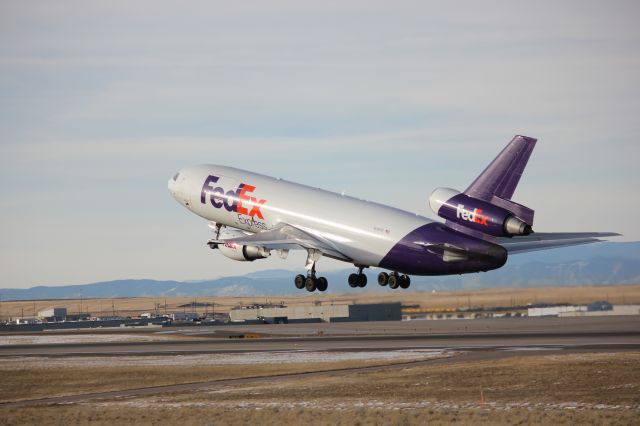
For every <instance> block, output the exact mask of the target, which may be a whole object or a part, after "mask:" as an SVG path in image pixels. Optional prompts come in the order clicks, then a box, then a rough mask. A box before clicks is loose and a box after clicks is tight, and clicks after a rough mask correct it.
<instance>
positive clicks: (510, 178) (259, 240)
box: [169, 136, 619, 292]
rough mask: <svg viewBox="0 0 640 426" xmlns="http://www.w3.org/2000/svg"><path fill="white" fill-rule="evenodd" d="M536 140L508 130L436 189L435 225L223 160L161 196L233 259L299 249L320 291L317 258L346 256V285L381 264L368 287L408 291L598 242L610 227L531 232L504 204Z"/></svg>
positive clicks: (186, 175) (179, 179) (516, 210)
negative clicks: (504, 140) (461, 179)
mask: <svg viewBox="0 0 640 426" xmlns="http://www.w3.org/2000/svg"><path fill="white" fill-rule="evenodd" d="M535 144H536V139H533V138H530V137H526V136H516V137H515V138H513V140H511V142H510V143H509V144H508V145H507V146H506V148H504V149H503V150H502V152H501V153H500V154H498V156H497V157H496V158H495V159H494V160H493V161H492V162H491V164H489V166H487V168H486V169H485V170H484V171H483V172H482V173H481V174H480V175H479V176H478V177H477V178H476V179H475V180H474V181H473V182H472V183H471V185H470V186H469V187H468V188H467V189H466V190H465V191H463V192H460V191H457V190H455V189H450V188H438V189H436V190H435V191H433V193H432V194H431V196H430V197H429V205H430V207H431V209H432V210H433V211H434V212H435V213H436V214H437V215H438V216H440V217H441V218H443V219H445V221H444V223H441V222H437V221H433V220H431V219H428V218H426V217H422V216H419V215H417V214H414V213H410V212H407V211H403V210H400V209H397V208H395V207H391V206H386V205H382V204H378V203H373V202H369V201H364V200H359V199H357V198H353V197H349V196H345V195H341V194H337V193H333V192H329V191H325V190H322V189H318V188H312V187H309V186H305V185H300V184H297V183H293V182H288V181H285V180H282V179H276V178H272V177H268V176H264V175H261V174H257V173H252V172H249V171H246V170H240V169H236V168H232V167H226V166H216V165H200V166H194V167H189V168H186V169H183V170H181V171H180V172H178V173H176V174H175V176H173V178H172V179H171V180H169V192H171V195H172V196H173V197H174V198H175V199H176V201H178V203H180V204H182V205H183V206H184V207H186V208H187V209H188V210H190V211H191V212H193V213H195V214H197V215H198V216H201V217H203V218H205V219H207V220H209V221H210V227H211V228H212V229H213V231H214V237H213V238H212V239H211V240H209V241H208V243H207V244H208V245H209V247H211V248H212V249H217V250H219V251H220V253H222V254H223V255H224V256H227V257H229V258H231V259H234V260H239V261H254V260H258V259H264V258H267V257H269V256H270V255H271V254H272V252H275V253H277V254H279V255H280V257H282V258H283V259H284V258H286V256H287V254H288V253H289V250H306V252H307V260H306V274H305V275H302V274H300V275H297V276H296V277H295V279H294V284H295V286H296V287H297V288H299V289H303V288H305V289H306V290H307V291H309V292H313V291H316V290H318V291H325V290H326V289H327V285H328V283H327V280H326V278H324V277H317V276H316V264H317V262H318V260H319V259H320V258H321V257H322V256H326V257H330V258H333V259H338V260H342V261H345V262H348V263H352V264H353V265H354V266H355V267H356V268H357V269H358V271H357V273H353V274H351V275H350V276H349V279H348V282H349V285H350V286H351V287H354V288H355V287H364V286H366V285H367V276H366V275H365V274H364V273H363V270H364V269H365V268H368V267H371V266H374V267H379V268H383V269H385V270H388V271H389V272H381V273H380V274H379V275H378V284H380V285H381V286H386V285H388V286H389V287H391V288H393V289H396V288H398V287H401V288H405V289H406V288H408V287H409V285H410V284H411V279H410V278H409V275H448V274H464V273H471V272H480V271H483V272H484V271H490V270H492V269H497V268H500V267H501V266H502V265H504V264H505V263H506V261H507V257H508V256H509V255H511V254H515V253H522V252H527V251H533V250H544V249H550V248H556V247H562V246H569V245H577V244H586V243H592V242H597V241H601V240H600V238H602V237H610V236H616V235H619V234H616V233H611V232H603V233H598V232H582V233H534V232H533V229H532V226H533V216H534V211H533V210H532V209H530V208H528V207H526V206H524V205H521V204H518V203H516V202H514V201H512V199H511V198H512V196H513V193H514V191H515V189H516V186H517V185H518V182H519V181H520V177H521V176H522V173H523V171H524V168H525V166H526V164H527V161H528V160H529V157H530V155H531V152H532V151H533V148H534V146H535Z"/></svg>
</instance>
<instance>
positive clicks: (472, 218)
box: [456, 204, 489, 226]
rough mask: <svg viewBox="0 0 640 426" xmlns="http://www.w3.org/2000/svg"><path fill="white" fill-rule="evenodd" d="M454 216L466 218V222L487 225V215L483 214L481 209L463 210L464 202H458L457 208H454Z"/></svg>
mask: <svg viewBox="0 0 640 426" xmlns="http://www.w3.org/2000/svg"><path fill="white" fill-rule="evenodd" d="M456 217H457V218H458V219H462V220H466V221H467V222H473V223H477V224H480V225H484V226H489V223H488V220H489V216H487V215H483V214H482V209H473V211H469V210H465V208H464V204H458V208H457V209H456Z"/></svg>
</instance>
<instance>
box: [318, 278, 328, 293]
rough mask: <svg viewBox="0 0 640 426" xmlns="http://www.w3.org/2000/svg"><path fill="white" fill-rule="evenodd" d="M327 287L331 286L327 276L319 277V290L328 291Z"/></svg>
mask: <svg viewBox="0 0 640 426" xmlns="http://www.w3.org/2000/svg"><path fill="white" fill-rule="evenodd" d="M327 287H329V282H328V281H327V279H326V278H325V277H320V278H318V282H317V283H316V289H317V290H318V291H327Z"/></svg>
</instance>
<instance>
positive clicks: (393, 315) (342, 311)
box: [229, 303, 402, 323]
mask: <svg viewBox="0 0 640 426" xmlns="http://www.w3.org/2000/svg"><path fill="white" fill-rule="evenodd" d="M401 307H402V306H401V304H400V303H375V304H361V305H356V304H352V305H348V304H320V303H319V304H314V305H312V306H285V305H250V306H241V307H238V308H234V309H232V310H231V311H230V312H229V317H230V319H231V321H234V322H239V321H256V320H257V321H265V322H276V323H278V322H290V321H313V320H316V321H324V322H344V321H400V320H401V319H402V313H401Z"/></svg>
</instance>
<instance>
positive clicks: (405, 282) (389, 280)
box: [378, 272, 411, 290]
mask: <svg viewBox="0 0 640 426" xmlns="http://www.w3.org/2000/svg"><path fill="white" fill-rule="evenodd" d="M378 284H380V285H381V286H385V285H387V284H389V287H390V288H392V289H394V290H395V289H396V288H398V287H400V288H403V289H407V288H409V286H410V285H411V278H409V275H400V274H398V273H397V272H392V273H391V274H387V273H386V272H380V273H379V274H378Z"/></svg>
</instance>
